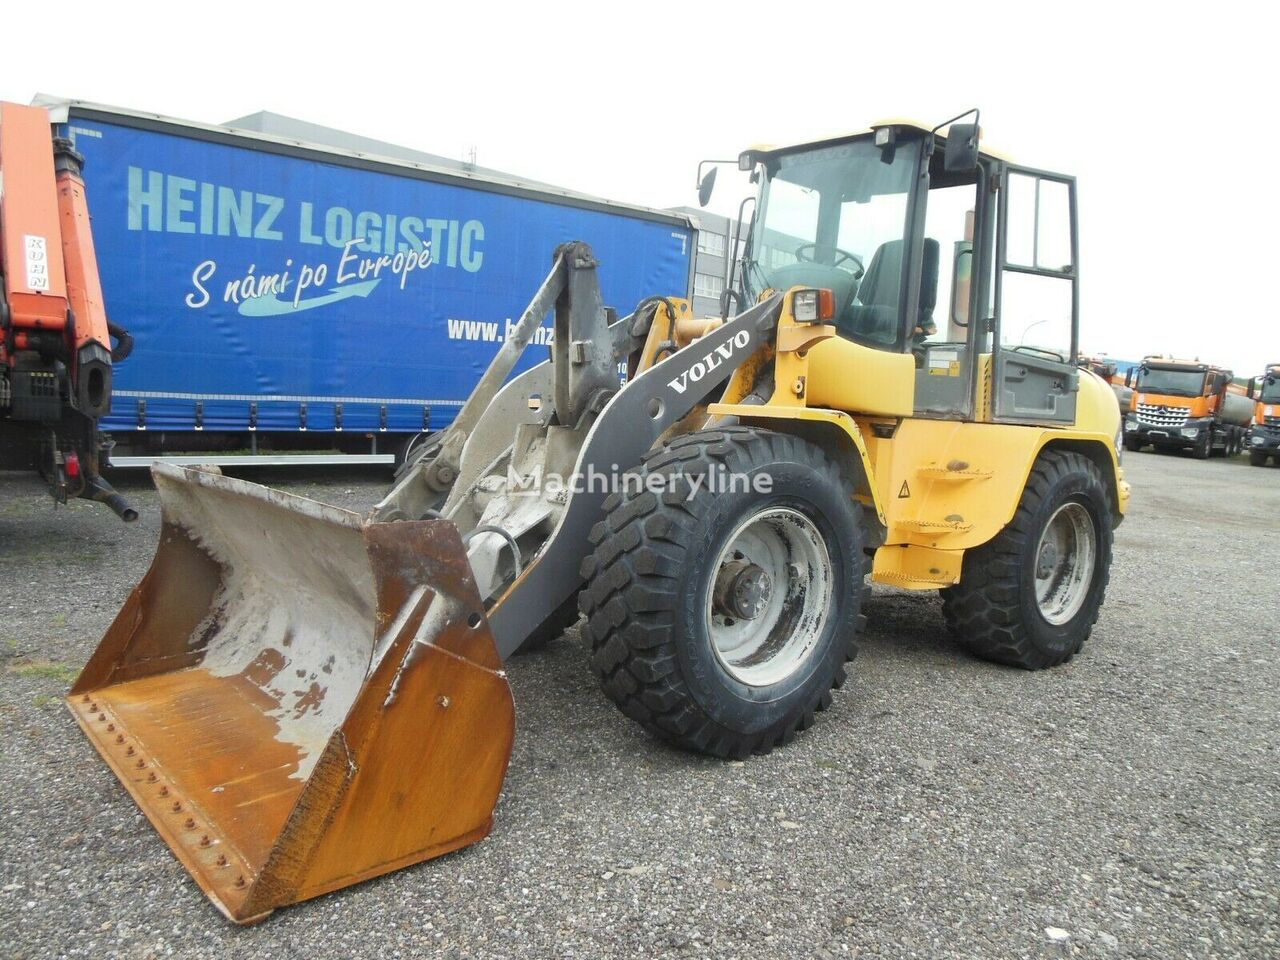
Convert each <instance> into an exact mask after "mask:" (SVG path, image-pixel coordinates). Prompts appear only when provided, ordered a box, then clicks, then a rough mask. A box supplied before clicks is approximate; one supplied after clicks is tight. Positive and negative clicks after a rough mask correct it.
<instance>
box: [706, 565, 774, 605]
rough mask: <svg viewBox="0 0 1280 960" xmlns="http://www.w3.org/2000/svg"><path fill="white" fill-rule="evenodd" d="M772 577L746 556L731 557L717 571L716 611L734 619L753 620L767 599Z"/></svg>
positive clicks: (770, 589)
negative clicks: (745, 557) (732, 558)
mask: <svg viewBox="0 0 1280 960" xmlns="http://www.w3.org/2000/svg"><path fill="white" fill-rule="evenodd" d="M772 594H773V578H772V577H770V576H769V574H768V573H766V572H765V570H764V568H763V567H760V566H757V565H756V564H754V563H751V562H750V561H748V560H731V561H729V562H728V563H726V564H724V565H723V566H721V567H720V572H719V573H718V574H717V575H716V588H715V596H714V600H715V611H716V613H718V614H720V615H721V616H723V617H731V618H733V619H735V620H754V619H755V618H756V617H758V616H760V614H761V612H762V611H763V610H764V608H765V607H766V606H767V605H768V603H769V598H770V597H771V596H772Z"/></svg>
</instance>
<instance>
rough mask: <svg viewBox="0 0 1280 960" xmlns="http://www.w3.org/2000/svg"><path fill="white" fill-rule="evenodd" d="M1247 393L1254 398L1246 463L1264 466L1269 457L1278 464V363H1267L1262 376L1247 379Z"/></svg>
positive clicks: (1279, 397) (1279, 400) (1279, 463)
mask: <svg viewBox="0 0 1280 960" xmlns="http://www.w3.org/2000/svg"><path fill="white" fill-rule="evenodd" d="M1248 396H1249V399H1250V400H1253V401H1254V405H1253V423H1252V425H1251V426H1250V427H1249V439H1248V447H1249V463H1251V464H1252V465H1253V466H1255V467H1265V466H1266V465H1267V460H1268V458H1270V459H1271V460H1274V461H1275V462H1276V464H1277V465H1280V363H1272V364H1268V366H1267V369H1266V370H1264V371H1263V373H1262V376H1260V377H1257V378H1255V379H1253V380H1251V381H1249V392H1248Z"/></svg>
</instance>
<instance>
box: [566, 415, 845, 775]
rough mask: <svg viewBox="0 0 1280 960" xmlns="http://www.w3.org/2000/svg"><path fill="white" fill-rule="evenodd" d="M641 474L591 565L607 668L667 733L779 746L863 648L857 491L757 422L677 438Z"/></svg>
mask: <svg viewBox="0 0 1280 960" xmlns="http://www.w3.org/2000/svg"><path fill="white" fill-rule="evenodd" d="M631 476H633V477H635V478H636V479H638V480H640V481H641V482H640V483H630V484H626V485H624V490H623V492H621V493H616V494H614V495H612V496H611V497H610V499H609V500H608V501H607V502H606V504H605V510H606V516H605V519H604V520H603V521H602V522H600V523H598V524H596V527H595V529H594V530H593V531H592V534H591V541H592V544H593V545H594V550H593V552H592V553H591V555H590V556H588V557H587V559H586V560H585V561H584V563H583V576H584V578H585V580H586V585H585V586H584V587H583V589H582V593H581V602H582V610H583V612H584V613H585V614H586V615H587V622H586V626H585V627H584V628H583V629H584V632H585V634H586V636H587V638H588V640H589V641H590V647H591V667H592V670H593V671H594V672H595V673H596V675H597V676H598V677H599V678H600V682H601V684H602V685H603V687H604V691H605V693H606V694H607V695H608V697H609V698H610V699H611V700H613V702H614V703H616V704H617V705H618V706H619V707H620V708H621V709H622V711H623V713H625V714H626V715H627V716H629V717H631V718H632V719H633V720H636V721H637V722H639V723H640V724H641V725H642V726H643V727H644V728H645V729H646V730H648V731H649V732H650V733H652V734H653V735H655V736H657V737H659V738H661V739H664V740H667V741H669V742H671V743H673V744H676V745H678V746H681V747H684V748H686V749H690V750H697V751H700V752H703V753H709V754H712V755H715V756H720V757H744V756H747V755H749V754H752V753H761V754H762V753H768V752H769V751H770V750H771V749H772V748H773V747H775V746H777V745H779V744H783V743H786V742H788V741H789V740H791V739H792V737H793V736H794V735H795V733H796V731H798V730H803V729H805V728H806V727H808V726H809V725H810V724H811V723H812V722H813V719H814V715H815V713H817V712H818V711H820V710H823V709H825V708H826V707H827V706H828V705H829V704H830V703H831V690H832V688H838V687H840V686H841V684H843V683H844V679H845V662H846V661H847V660H851V659H852V658H853V655H854V653H855V650H856V645H855V644H856V637H857V633H858V631H859V629H860V628H861V626H862V623H863V619H864V618H863V616H862V597H863V593H864V586H863V580H864V578H865V576H866V572H867V559H866V556H865V554H864V553H863V532H862V520H861V508H860V507H858V505H857V504H856V502H855V501H854V499H853V493H854V491H853V486H852V484H851V483H850V482H849V480H848V479H847V478H846V477H844V476H843V475H842V474H841V472H840V470H839V469H838V468H837V467H836V465H835V464H834V463H833V462H832V461H831V460H829V459H828V458H827V457H826V456H825V455H824V454H823V452H822V451H821V450H820V449H819V448H817V447H815V446H813V445H812V444H809V443H806V442H805V441H803V440H800V439H798V438H796V437H793V436H789V435H786V434H781V433H774V432H771V431H766V430H757V429H751V428H747V427H725V428H722V429H715V430H706V431H701V432H696V433H690V434H686V435H684V436H681V437H677V438H676V439H674V440H672V441H671V442H669V443H667V444H665V445H664V446H661V447H658V448H656V449H655V450H653V451H651V452H650V453H649V454H648V455H647V456H646V458H645V460H644V462H643V463H642V464H641V466H640V467H639V468H638V470H637V471H636V473H635V474H633V475H631ZM762 477H768V478H770V480H771V485H765V484H764V483H763V482H760V481H759V480H758V478H762ZM658 481H660V483H661V486H662V488H663V490H662V492H657V488H658V487H659V482H658ZM695 484H696V486H695ZM690 491H692V492H690Z"/></svg>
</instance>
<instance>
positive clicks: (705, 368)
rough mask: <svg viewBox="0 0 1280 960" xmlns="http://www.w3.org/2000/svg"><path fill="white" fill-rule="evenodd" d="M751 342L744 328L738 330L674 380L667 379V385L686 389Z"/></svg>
mask: <svg viewBox="0 0 1280 960" xmlns="http://www.w3.org/2000/svg"><path fill="white" fill-rule="evenodd" d="M750 342H751V334H749V333H748V332H747V331H746V330H739V331H738V332H737V333H735V334H734V335H733V338H732V339H730V340H728V341H726V342H725V343H722V344H720V345H719V346H717V347H716V348H715V349H714V350H712V351H711V352H710V353H708V354H707V355H706V356H704V357H702V358H701V359H699V360H698V361H697V362H695V363H694V364H693V365H692V366H690V367H689V368H688V369H687V370H684V371H682V372H681V374H680V376H678V377H676V378H675V379H674V380H669V381H667V383H668V386H670V387H671V389H672V390H674V391H675V392H676V393H684V392H685V390H686V389H688V386H689V384H691V383H698V382H699V381H701V380H703V379H704V378H705V377H706V376H707V375H708V374H709V373H712V372H713V371H715V370H716V369H718V368H719V367H722V366H724V363H725V361H726V360H729V359H730V358H732V357H733V355H734V354H735V353H737V352H738V351H739V350H741V349H742V348H743V347H745V346H746V345H747V344H748V343H750Z"/></svg>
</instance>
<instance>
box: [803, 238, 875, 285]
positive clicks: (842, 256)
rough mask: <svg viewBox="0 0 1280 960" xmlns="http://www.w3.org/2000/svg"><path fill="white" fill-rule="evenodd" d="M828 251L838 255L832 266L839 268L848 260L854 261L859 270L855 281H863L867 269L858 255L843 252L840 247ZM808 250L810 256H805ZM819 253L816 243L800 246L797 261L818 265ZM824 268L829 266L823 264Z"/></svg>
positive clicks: (855, 274) (856, 272)
mask: <svg viewBox="0 0 1280 960" xmlns="http://www.w3.org/2000/svg"><path fill="white" fill-rule="evenodd" d="M828 249H830V250H834V251H835V253H836V261H835V263H833V264H830V266H833V267H838V266H840V264H842V263H844V262H845V261H846V260H852V261H853V262H854V264H855V265H856V266H857V270H856V271H855V272H854V274H853V279H855V280H861V279H862V275H863V274H864V273H866V272H867V268H866V266H865V265H864V264H863V262H862V258H861V257H860V256H858V255H857V254H856V253H850V252H849V251H848V250H842V249H841V248H840V247H829V248H828ZM806 250H807V251H808V252H809V255H808V256H805V251H806ZM817 252H818V245H817V244H816V243H802V244H800V246H798V247H796V259H797V260H799V261H800V262H801V263H817V262H818V260H817V256H816V254H817ZM822 266H827V264H822Z"/></svg>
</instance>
